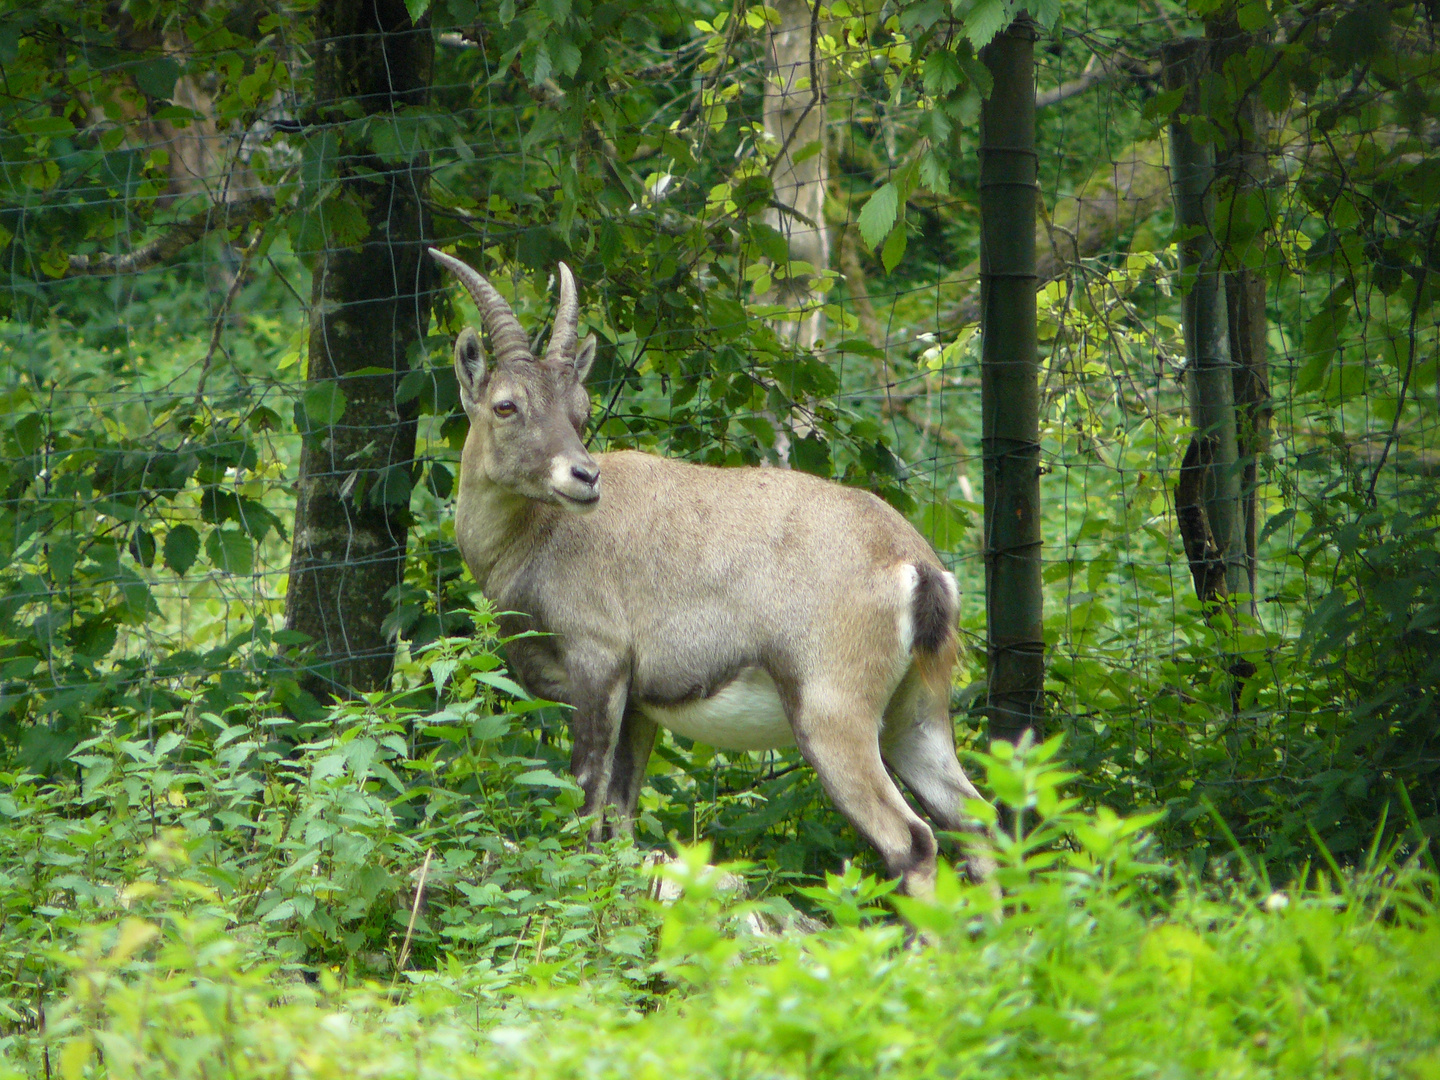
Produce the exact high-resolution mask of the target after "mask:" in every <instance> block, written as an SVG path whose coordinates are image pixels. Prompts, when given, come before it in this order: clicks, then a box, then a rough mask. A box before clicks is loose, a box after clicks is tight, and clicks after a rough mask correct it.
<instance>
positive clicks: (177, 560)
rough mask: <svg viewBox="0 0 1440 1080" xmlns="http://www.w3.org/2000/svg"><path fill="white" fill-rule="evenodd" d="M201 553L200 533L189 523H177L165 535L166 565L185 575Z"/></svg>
mask: <svg viewBox="0 0 1440 1080" xmlns="http://www.w3.org/2000/svg"><path fill="white" fill-rule="evenodd" d="M199 554H200V534H199V533H197V532H196V531H195V530H194V529H193V528H191V527H190V526H189V525H175V526H173V527H172V528H171V529H170V532H169V533H168V534H166V536H165V565H166V566H168V567H169V568H170V569H171V570H174V571H175V573H177V574H179V575H180V576H181V577H184V576H185V574H186V572H187V571H188V570H189V569H190V567H192V566H194V565H195V556H197V555H199Z"/></svg>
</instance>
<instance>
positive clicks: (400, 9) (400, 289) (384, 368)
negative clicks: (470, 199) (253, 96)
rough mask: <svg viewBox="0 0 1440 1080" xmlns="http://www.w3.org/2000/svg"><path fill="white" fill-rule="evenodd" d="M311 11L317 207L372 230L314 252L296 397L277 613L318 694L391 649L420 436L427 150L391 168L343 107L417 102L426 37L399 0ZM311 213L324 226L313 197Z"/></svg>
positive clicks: (349, 679) (345, 685)
mask: <svg viewBox="0 0 1440 1080" xmlns="http://www.w3.org/2000/svg"><path fill="white" fill-rule="evenodd" d="M315 21H316V34H315V36H316V39H317V42H318V46H317V48H318V52H317V55H316V58H315V99H316V101H317V102H318V105H317V108H316V115H315V116H314V118H313V120H314V123H315V124H316V125H324V124H327V123H336V122H341V124H340V125H338V126H337V127H336V129H335V130H337V132H338V133H339V135H340V137H339V139H338V142H337V146H336V151H337V164H336V165H335V166H334V168H335V173H334V176H335V179H336V180H337V181H339V188H338V192H337V193H336V194H334V195H332V196H331V198H330V199H329V200H328V201H327V205H340V204H341V203H343V204H345V205H346V207H347V208H359V209H360V210H361V212H362V213H363V216H364V222H365V226H366V227H367V230H368V231H366V234H365V236H364V238H363V239H362V240H360V241H359V242H358V243H349V244H344V245H342V243H339V242H337V243H328V242H327V243H326V244H325V245H324V247H323V249H322V250H320V251H319V252H318V253H317V254H316V255H315V262H314V284H313V291H312V295H311V308H310V349H309V354H310V355H309V367H308V370H307V373H306V378H307V380H308V381H307V386H306V394H305V398H304V400H305V403H306V405H307V407H308V408H309V411H310V412H312V413H313V414H314V415H311V416H310V417H309V426H310V430H309V432H308V433H307V435H306V437H305V441H304V447H303V449H302V451H301V456H300V479H299V484H298V493H297V502H296V508H295V532H294V539H293V547H292V552H291V562H290V583H289V592H288V594H287V596H286V606H285V616H286V625H287V627H288V628H289V629H291V630H295V631H300V632H302V633H304V634H306V635H307V636H308V637H309V638H310V639H311V641H312V645H311V646H310V652H309V659H308V662H307V665H306V667H305V669H304V672H303V674H302V677H301V679H300V684H301V686H302V687H303V688H304V689H305V690H307V691H309V692H310V693H311V694H313V695H315V696H316V697H317V698H318V699H319V700H321V701H325V700H327V699H328V697H329V696H330V695H332V694H334V695H340V696H348V695H349V694H352V693H355V692H359V691H368V690H375V689H378V688H380V687H383V686H384V685H385V683H386V681H387V679H388V678H389V675H390V670H391V666H392V664H393V662H394V643H393V642H392V641H391V640H388V639H387V635H386V633H385V632H384V629H383V623H384V620H385V616H386V615H387V614H388V612H389V611H390V609H391V607H392V601H391V600H390V599H389V598H388V597H387V594H390V592H391V590H392V589H394V588H395V586H397V585H399V584H400V583H401V580H402V576H403V574H404V569H405V549H406V539H407V532H408V530H409V526H410V511H409V504H410V485H411V478H412V471H413V469H414V458H415V434H416V416H415V413H414V412H413V407H407V408H402V407H398V406H397V405H396V403H395V397H396V390H397V387H398V384H399V382H400V380H401V378H403V377H404V375H405V373H406V371H407V370H408V369H409V366H410V362H411V358H412V357H413V356H418V355H419V353H420V346H421V345H422V343H423V341H424V338H425V334H426V331H427V329H428V325H429V321H430V290H431V284H430V283H431V269H430V265H429V263H430V261H429V260H428V259H425V258H423V251H424V237H425V234H426V231H427V228H426V221H425V212H424V202H423V195H424V183H425V180H424V176H425V172H424V165H425V163H424V161H423V160H421V159H420V158H412V159H411V160H409V161H408V162H404V163H401V164H399V165H397V164H394V159H393V157H391V158H390V159H389V160H388V161H387V160H384V159H381V158H380V157H378V156H375V155H374V154H372V153H371V152H370V150H369V148H368V147H367V146H365V145H361V144H358V143H356V142H354V141H352V138H351V136H350V135H349V134H348V131H347V128H346V127H345V126H343V120H344V118H345V113H344V112H342V109H341V107H342V105H343V106H345V107H346V108H347V109H349V108H355V109H359V110H361V111H362V112H364V113H367V114H370V115H376V114H380V115H383V114H387V113H393V112H395V111H396V110H397V109H400V108H402V107H404V106H407V105H409V106H413V105H420V104H423V103H424V102H425V100H426V97H427V93H428V88H429V84H430V78H431V68H432V63H433V57H434V46H433V43H432V40H431V36H430V33H429V30H428V28H427V27H423V26H422V27H419V28H417V27H415V26H414V25H412V23H411V20H410V16H409V14H408V13H407V11H406V8H405V5H404V3H403V2H402V0H322V3H321V4H320V6H319V7H318V8H317V9H316V12H315ZM351 216H352V217H353V214H352V215H351ZM318 220H319V221H320V222H322V223H323V226H324V227H325V228H326V229H327V230H328V228H329V223H330V221H331V220H332V218H331V217H330V216H328V215H327V214H326V213H325V211H324V208H323V207H322V208H321V209H320V210H319V211H318ZM334 220H340V218H339V217H338V216H337V217H335V218H334ZM327 235H328V231H327ZM347 239H348V238H347ZM337 392H338V394H337ZM342 402H343V406H344V408H343V412H339V411H338V410H339V406H340V404H341V403H342ZM337 413H338V414H337Z"/></svg>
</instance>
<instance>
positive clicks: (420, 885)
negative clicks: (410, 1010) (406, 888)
mask: <svg viewBox="0 0 1440 1080" xmlns="http://www.w3.org/2000/svg"><path fill="white" fill-rule="evenodd" d="M434 854H435V849H434V848H429V849H427V850H426V852H425V861H424V862H423V863H422V864H421V865H420V880H419V881H417V882H415V901H414V903H412V904H411V905H410V922H409V923H408V924H407V925H406V927H405V943H404V944H403V945H402V946H401V947H400V962H399V963H398V964H396V965H395V977H396V978H397V979H398V978H399V977H400V973H401V972H402V971H404V970H405V965H406V964H407V963H408V962H409V960H410V938H411V936H412V935H413V934H414V933H415V920H416V919H418V918H419V917H420V900H421V898H422V897H424V895H425V879H426V878H427V877H428V876H429V874H430V857H431V856H432V855H434Z"/></svg>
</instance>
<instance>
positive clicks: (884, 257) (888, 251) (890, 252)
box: [880, 218, 906, 274]
mask: <svg viewBox="0 0 1440 1080" xmlns="http://www.w3.org/2000/svg"><path fill="white" fill-rule="evenodd" d="M905 240H906V237H905V220H904V219H903V218H902V219H901V220H899V221H897V222H896V223H895V228H893V229H891V230H890V235H889V236H887V237H886V238H885V247H884V249H883V250H882V251H881V252H880V263H881V265H883V266H884V267H885V273H887V274H888V273H890V272H891V271H892V270H894V269H895V267H897V266H899V265H900V260H901V259H902V258H904V256H905Z"/></svg>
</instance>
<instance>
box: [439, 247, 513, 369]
mask: <svg viewBox="0 0 1440 1080" xmlns="http://www.w3.org/2000/svg"><path fill="white" fill-rule="evenodd" d="M428 250H429V252H430V257H431V258H432V259H434V260H435V261H436V262H438V263H439V264H440V265H441V266H443V267H445V269H447V270H449V271H450V272H451V273H452V274H454V275H455V276H456V277H457V278H459V279H460V283H461V284H462V285H464V286H465V289H466V291H467V292H468V293H469V294H470V296H471V299H473V300H474V301H475V306H476V307H477V308H479V309H480V320H481V321H482V322H483V323H484V324H485V330H486V331H487V332H488V333H489V335H490V347H491V349H492V350H493V351H494V353H495V363H496V365H497V366H498V365H502V364H508V363H513V362H514V361H517V360H529V359H531V356H530V340H529V338H527V337H526V336H525V330H524V328H523V327H522V326H521V325H520V320H519V319H517V318H515V313H514V312H513V311H511V310H510V305H509V304H507V303H506V302H505V298H504V297H503V296H501V295H500V294H499V293H498V292H496V291H495V286H493V285H491V284H490V282H488V281H486V280H485V279H484V278H483V277H481V276H480V275H479V274H477V273H476V272H475V271H474V270H472V269H471V268H470V267H469V266H467V265H466V264H465V263H463V262H461V261H460V260H459V259H457V258H454V257H453V256H451V255H446V254H445V253H444V252H443V251H437V250H436V249H435V248H429V249H428Z"/></svg>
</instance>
